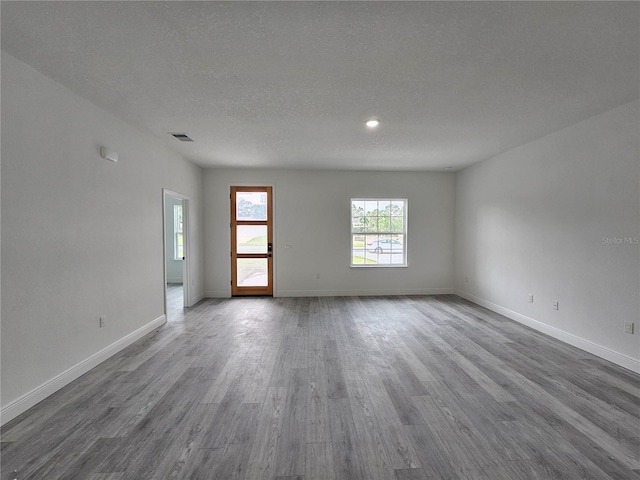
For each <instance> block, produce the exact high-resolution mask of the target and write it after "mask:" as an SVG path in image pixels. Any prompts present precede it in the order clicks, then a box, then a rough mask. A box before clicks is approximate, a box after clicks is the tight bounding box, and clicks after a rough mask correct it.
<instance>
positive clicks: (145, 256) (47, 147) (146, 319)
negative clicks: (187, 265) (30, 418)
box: [1, 52, 203, 422]
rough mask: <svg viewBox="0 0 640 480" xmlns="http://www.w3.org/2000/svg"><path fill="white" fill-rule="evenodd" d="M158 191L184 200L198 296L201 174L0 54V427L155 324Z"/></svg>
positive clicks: (159, 260)
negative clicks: (115, 157) (104, 154)
mask: <svg viewBox="0 0 640 480" xmlns="http://www.w3.org/2000/svg"><path fill="white" fill-rule="evenodd" d="M101 145H106V146H108V147H109V148H111V149H114V150H116V151H117V152H118V154H119V162H118V163H111V162H108V161H106V160H103V159H102V158H100V156H99V147H100V146H101ZM162 188H169V189H171V190H173V191H177V192H181V193H184V194H187V195H190V197H191V199H192V201H191V203H190V206H191V209H190V220H191V222H190V225H191V227H192V228H191V242H192V243H191V244H190V248H191V252H192V255H193V257H194V258H193V265H194V267H193V269H192V272H191V275H192V277H191V279H190V280H191V282H192V288H191V292H192V294H193V296H194V297H198V296H200V298H201V297H202V292H203V271H202V269H201V263H202V255H203V245H202V230H201V226H200V224H201V221H202V205H201V200H202V174H201V169H200V168H199V167H197V166H195V165H193V164H192V163H190V162H188V161H186V160H184V159H182V158H181V157H180V156H178V155H176V154H174V153H172V152H170V151H168V150H167V149H166V148H164V147H162V146H160V145H159V143H158V142H156V141H155V140H154V139H153V138H152V137H150V136H146V135H144V134H142V133H140V132H138V131H136V130H135V129H133V128H132V127H130V126H129V125H127V124H125V123H123V122H122V121H120V120H118V119H116V118H114V117H112V116H111V115H109V114H107V113H106V112H104V111H103V110H101V109H100V108H98V107H96V106H94V105H93V104H91V103H89V102H87V101H85V100H83V99H82V98H80V97H78V96H77V95H75V94H73V93H72V92H70V91H69V90H67V89H66V88H64V87H62V86H60V85H59V84H57V83H55V82H54V81H52V80H51V79H49V78H47V77H45V76H43V75H41V74H40V73H38V72H37V71H35V70H34V69H32V68H31V67H29V66H27V65H25V64H24V63H22V62H20V61H18V60H16V59H15V58H13V57H12V56H10V55H8V54H6V53H4V52H3V53H2V235H3V238H2V259H3V264H2V291H3V294H4V295H3V299H2V300H3V301H2V397H1V402H2V415H3V418H2V421H3V422H6V421H7V420H9V419H10V418H11V417H12V416H15V415H16V414H17V413H20V412H21V411H24V410H25V409H26V408H28V407H30V406H31V405H32V404H34V403H36V402H37V401H39V400H41V399H42V398H44V397H46V396H47V395H48V394H50V393H52V392H53V391H55V389H56V388H60V387H61V386H62V385H64V384H65V383H68V382H69V381H71V380H73V379H74V378H75V377H77V376H78V374H81V373H84V371H86V370H88V368H90V367H91V366H93V365H94V364H96V362H99V361H101V360H104V358H105V357H107V356H108V355H110V354H113V353H115V351H117V350H118V349H119V348H122V347H123V346H126V344H127V343H128V342H129V343H130V341H133V340H135V338H136V337H137V336H140V335H142V334H144V333H145V332H146V331H147V330H149V329H150V328H153V327H154V326H156V325H159V324H161V323H162V321H163V320H164V296H163V295H164V288H165V287H164V272H163V256H164V254H163V229H162V202H163V196H162ZM196 299H197V298H196ZM103 315H104V316H106V317H107V320H106V326H105V327H104V328H99V317H100V316H103Z"/></svg>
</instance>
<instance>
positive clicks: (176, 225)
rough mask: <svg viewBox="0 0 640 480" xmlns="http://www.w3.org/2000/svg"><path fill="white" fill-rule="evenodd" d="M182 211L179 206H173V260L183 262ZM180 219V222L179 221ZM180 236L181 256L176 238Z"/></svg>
mask: <svg viewBox="0 0 640 480" xmlns="http://www.w3.org/2000/svg"><path fill="white" fill-rule="evenodd" d="M183 215H184V209H183V208H182V205H181V204H178V205H174V206H173V259H174V260H184V217H183ZM181 218H182V221H180V219H181ZM180 236H182V255H180V251H179V248H180V244H179V242H178V238H180Z"/></svg>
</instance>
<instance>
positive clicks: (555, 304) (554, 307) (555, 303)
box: [553, 302, 560, 310]
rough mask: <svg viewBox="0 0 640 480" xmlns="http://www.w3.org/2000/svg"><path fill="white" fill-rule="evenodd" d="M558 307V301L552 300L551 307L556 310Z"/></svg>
mask: <svg viewBox="0 0 640 480" xmlns="http://www.w3.org/2000/svg"><path fill="white" fill-rule="evenodd" d="M559 308H560V305H559V304H558V302H553V309H554V310H558V309H559Z"/></svg>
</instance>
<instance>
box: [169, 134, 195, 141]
mask: <svg viewBox="0 0 640 480" xmlns="http://www.w3.org/2000/svg"><path fill="white" fill-rule="evenodd" d="M169 135H173V136H174V137H176V138H177V139H178V140H180V141H181V142H193V139H192V138H189V135H187V134H186V133H170V134H169Z"/></svg>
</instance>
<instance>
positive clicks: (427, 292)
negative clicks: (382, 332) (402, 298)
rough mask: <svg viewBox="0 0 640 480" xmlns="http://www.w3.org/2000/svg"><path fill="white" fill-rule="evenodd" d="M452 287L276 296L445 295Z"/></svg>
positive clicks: (285, 292)
mask: <svg viewBox="0 0 640 480" xmlns="http://www.w3.org/2000/svg"><path fill="white" fill-rule="evenodd" d="M453 293H455V289H453V288H427V289H424V288H423V289H418V288H417V289H413V290H407V289H403V290H390V289H388V288H387V289H371V290H348V291H345V290H278V295H277V296H278V297H368V296H374V295H375V296H377V295H390V296H397V295H445V294H453Z"/></svg>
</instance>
